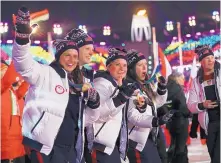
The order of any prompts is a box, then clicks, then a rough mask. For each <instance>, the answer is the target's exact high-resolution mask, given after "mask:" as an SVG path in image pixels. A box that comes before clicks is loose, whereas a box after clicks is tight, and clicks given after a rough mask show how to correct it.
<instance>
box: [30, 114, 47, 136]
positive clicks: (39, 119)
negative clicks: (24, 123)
mask: <svg viewBox="0 0 221 163" xmlns="http://www.w3.org/2000/svg"><path fill="white" fill-rule="evenodd" d="M44 114H45V111H43V113H42V115H41V117H40V118H39V119H38V121H37V123H36V124H35V125H34V127H33V128H32V129H31V133H33V131H34V129H35V128H36V127H37V125H38V124H39V122H40V121H41V119H42V118H43V117H44Z"/></svg>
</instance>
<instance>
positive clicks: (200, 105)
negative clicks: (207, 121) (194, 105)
mask: <svg viewBox="0 0 221 163" xmlns="http://www.w3.org/2000/svg"><path fill="white" fill-rule="evenodd" d="M198 108H199V110H205V109H206V108H204V106H203V103H198Z"/></svg>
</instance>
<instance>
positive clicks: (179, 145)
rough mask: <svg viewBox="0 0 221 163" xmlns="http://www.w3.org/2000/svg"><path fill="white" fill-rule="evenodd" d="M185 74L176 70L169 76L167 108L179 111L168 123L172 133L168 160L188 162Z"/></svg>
mask: <svg viewBox="0 0 221 163" xmlns="http://www.w3.org/2000/svg"><path fill="white" fill-rule="evenodd" d="M183 86H184V75H183V74H182V73H179V72H177V71H174V72H173V73H172V74H171V75H170V76H169V78H168V83H167V89H168V97H167V104H166V106H167V108H168V109H169V110H171V109H175V110H177V111H178V112H176V113H175V115H174V116H173V117H172V120H171V121H170V122H168V123H167V125H166V126H167V128H168V130H169V132H170V135H171V143H170V147H169V149H168V152H167V153H168V162H170V163H177V162H180V163H188V156H187V146H186V141H187V138H188V125H189V121H188V117H189V115H190V112H189V110H188V108H187V104H186V98H185V94H184V91H183Z"/></svg>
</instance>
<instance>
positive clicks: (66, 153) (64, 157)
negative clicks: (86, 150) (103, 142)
mask: <svg viewBox="0 0 221 163" xmlns="http://www.w3.org/2000/svg"><path fill="white" fill-rule="evenodd" d="M30 158H31V163H68V162H69V163H76V150H75V148H70V146H68V147H67V146H60V145H59V146H54V147H53V149H52V151H51V153H50V154H49V155H45V154H43V153H40V152H38V151H35V150H31V154H30ZM82 163H84V159H83V160H82Z"/></svg>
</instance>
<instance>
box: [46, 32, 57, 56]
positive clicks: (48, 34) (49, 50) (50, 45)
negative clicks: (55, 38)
mask: <svg viewBox="0 0 221 163" xmlns="http://www.w3.org/2000/svg"><path fill="white" fill-rule="evenodd" d="M47 36H48V40H47V41H48V52H49V53H50V54H51V55H52V56H53V59H55V57H54V53H53V47H52V36H51V32H48V33H47Z"/></svg>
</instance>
